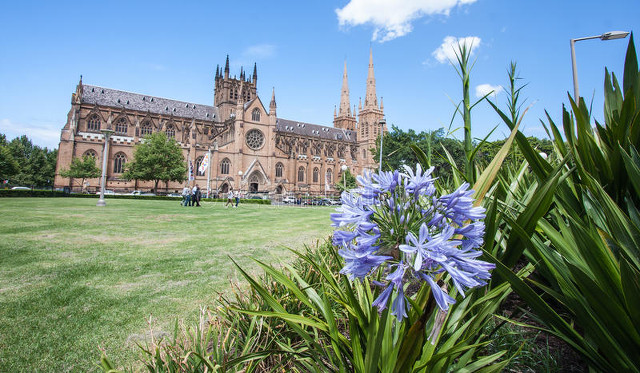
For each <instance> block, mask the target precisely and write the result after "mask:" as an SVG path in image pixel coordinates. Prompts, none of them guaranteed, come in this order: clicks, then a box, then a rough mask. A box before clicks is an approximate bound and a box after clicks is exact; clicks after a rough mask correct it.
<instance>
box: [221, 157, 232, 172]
mask: <svg viewBox="0 0 640 373" xmlns="http://www.w3.org/2000/svg"><path fill="white" fill-rule="evenodd" d="M230 168H231V162H230V161H229V158H225V159H223V160H222V162H220V173H221V174H223V175H229V169H230Z"/></svg>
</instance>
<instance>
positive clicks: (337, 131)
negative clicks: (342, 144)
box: [276, 118, 356, 143]
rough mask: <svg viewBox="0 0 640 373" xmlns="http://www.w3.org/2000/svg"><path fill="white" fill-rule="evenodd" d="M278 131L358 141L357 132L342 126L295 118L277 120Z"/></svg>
mask: <svg viewBox="0 0 640 373" xmlns="http://www.w3.org/2000/svg"><path fill="white" fill-rule="evenodd" d="M276 132H281V133H293V134H296V135H302V136H310V137H319V138H321V139H327V140H338V141H346V142H352V143H355V142H356V132H355V131H349V130H343V129H341V128H334V127H325V126H319V125H317V124H311V123H304V122H298V121H295V120H288V119H281V118H278V119H277V120H276Z"/></svg>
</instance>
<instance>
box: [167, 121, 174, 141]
mask: <svg viewBox="0 0 640 373" xmlns="http://www.w3.org/2000/svg"><path fill="white" fill-rule="evenodd" d="M167 137H168V138H170V139H173V138H174V137H176V129H175V128H173V125H172V124H168V125H167Z"/></svg>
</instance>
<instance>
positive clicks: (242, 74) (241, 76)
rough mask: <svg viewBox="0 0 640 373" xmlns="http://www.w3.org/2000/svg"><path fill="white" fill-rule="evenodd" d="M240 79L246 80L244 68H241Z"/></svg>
mask: <svg viewBox="0 0 640 373" xmlns="http://www.w3.org/2000/svg"><path fill="white" fill-rule="evenodd" d="M240 79H241V80H244V71H243V69H242V66H240Z"/></svg>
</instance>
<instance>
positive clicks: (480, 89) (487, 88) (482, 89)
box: [476, 84, 503, 98]
mask: <svg viewBox="0 0 640 373" xmlns="http://www.w3.org/2000/svg"><path fill="white" fill-rule="evenodd" d="M502 90H503V89H502V86H499V85H491V84H480V85H478V86H477V87H476V97H478V98H480V97H484V96H485V95H487V94H488V93H489V92H491V91H493V93H491V96H493V97H496V96H497V95H498V93H500V92H502Z"/></svg>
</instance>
